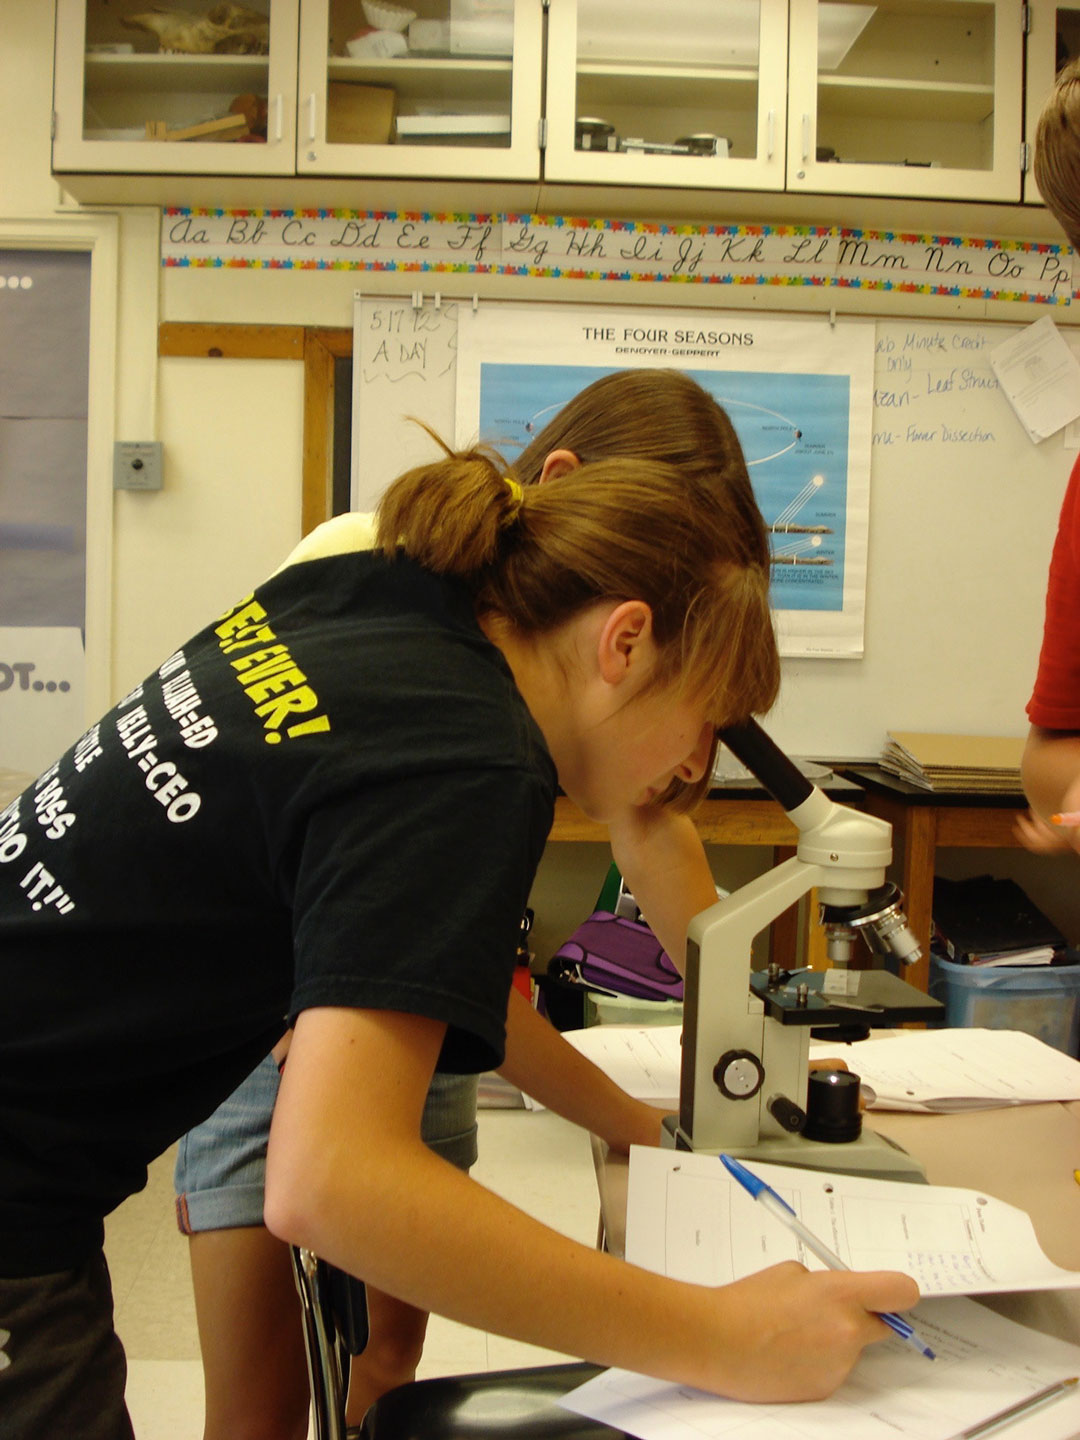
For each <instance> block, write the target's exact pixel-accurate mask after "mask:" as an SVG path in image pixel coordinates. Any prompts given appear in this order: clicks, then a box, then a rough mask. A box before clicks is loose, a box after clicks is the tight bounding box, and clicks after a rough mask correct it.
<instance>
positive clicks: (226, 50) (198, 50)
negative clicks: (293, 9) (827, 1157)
mask: <svg viewBox="0 0 1080 1440" xmlns="http://www.w3.org/2000/svg"><path fill="white" fill-rule="evenodd" d="M120 21H121V24H123V25H126V26H127V27H128V29H129V30H145V31H148V32H149V34H151V35H156V36H157V42H158V49H159V50H161V51H168V52H172V53H174V54H178V55H265V54H267V53H268V51H269V49H270V21H269V20H268V19H267V17H266V16H265V15H262V14H260V13H259V11H258V10H249V9H247V8H246V6H243V5H233V4H230V3H223V4H220V5H215V6H214V7H213V9H212V10H209V11H207V12H205V13H204V14H192V13H191V12H190V11H188V10H162V9H158V8H155V9H153V10H144V11H142V12H141V13H139V14H138V15H122V16H121V17H120Z"/></svg>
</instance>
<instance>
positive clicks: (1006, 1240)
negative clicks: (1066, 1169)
mask: <svg viewBox="0 0 1080 1440" xmlns="http://www.w3.org/2000/svg"><path fill="white" fill-rule="evenodd" d="M746 1163H747V1165H748V1168H749V1169H751V1170H752V1171H753V1173H754V1174H755V1175H756V1176H757V1177H758V1178H759V1179H761V1180H764V1181H765V1182H766V1183H767V1184H768V1185H771V1186H772V1188H773V1189H774V1190H775V1191H776V1193H777V1194H778V1195H779V1196H780V1197H781V1198H782V1199H783V1200H784V1201H786V1203H787V1204H788V1205H790V1206H791V1208H792V1209H793V1210H794V1211H795V1213H796V1214H797V1215H798V1217H799V1219H800V1220H802V1222H803V1224H804V1225H806V1226H807V1228H808V1229H810V1230H812V1231H813V1232H814V1234H815V1235H817V1236H818V1237H819V1238H820V1239H821V1240H822V1241H823V1242H824V1244H825V1245H827V1246H828V1247H829V1249H830V1250H832V1251H833V1252H834V1253H835V1254H836V1255H838V1256H839V1257H840V1259H841V1260H843V1262H844V1263H845V1265H848V1266H850V1267H851V1269H852V1270H902V1271H904V1272H905V1274H908V1275H910V1276H911V1277H912V1279H913V1280H915V1281H916V1282H917V1283H918V1286H919V1289H920V1291H921V1292H922V1294H923V1295H924V1296H927V1295H989V1294H994V1293H996V1292H1004V1291H1010V1290H1071V1289H1080V1271H1075V1270H1064V1269H1062V1268H1061V1266H1059V1265H1055V1264H1054V1263H1053V1261H1051V1260H1049V1259H1048V1258H1047V1257H1046V1255H1045V1254H1044V1253H1043V1251H1042V1249H1041V1247H1040V1245H1039V1242H1038V1240H1037V1239H1036V1236H1035V1231H1034V1228H1033V1227H1032V1224H1031V1219H1030V1217H1029V1216H1028V1215H1027V1213H1026V1212H1025V1211H1023V1210H1018V1209H1017V1208H1016V1206H1015V1205H1007V1204H1006V1203H1005V1201H1004V1200H997V1199H995V1198H994V1197H993V1196H991V1195H986V1194H983V1193H981V1192H980V1191H977V1190H963V1189H959V1188H956V1187H952V1186H944V1185H912V1184H909V1183H907V1182H905V1181H900V1180H868V1179H865V1178H864V1177H862V1176H858V1175H839V1174H833V1173H831V1172H829V1171H825V1170H803V1169H800V1168H798V1167H796V1166H793V1165H765V1164H758V1163H757V1162H756V1161H755V1162H750V1161H747V1162H746ZM626 1258H627V1259H628V1260H631V1261H632V1262H633V1263H634V1264H635V1265H642V1266H644V1267H645V1268H646V1269H647V1270H656V1271H658V1272H659V1273H661V1274H664V1275H671V1276H673V1277H674V1278H676V1279H679V1280H690V1281H693V1282H695V1283H697V1284H700V1285H726V1284H727V1283H728V1282H729V1281H731V1280H739V1279H741V1278H742V1277H743V1276H745V1275H752V1274H754V1273H755V1272H756V1271H758V1270H763V1269H764V1268H765V1267H766V1266H767V1265H777V1264H779V1263H780V1261H781V1260H798V1261H800V1262H801V1263H802V1264H803V1265H805V1266H806V1267H807V1269H809V1270H822V1269H824V1268H825V1267H824V1266H823V1265H822V1264H821V1262H820V1261H819V1260H818V1259H816V1257H815V1256H813V1255H811V1254H810V1253H809V1252H808V1251H806V1250H805V1249H804V1248H803V1246H802V1244H801V1242H800V1241H799V1239H798V1237H797V1236H795V1235H793V1234H792V1232H791V1231H790V1230H788V1229H787V1228H786V1226H784V1225H781V1223H780V1222H779V1221H778V1220H777V1219H776V1218H775V1217H774V1216H773V1215H772V1214H770V1212H769V1211H768V1210H767V1209H766V1208H765V1207H764V1206H763V1205H759V1204H758V1203H757V1202H756V1201H755V1200H753V1199H752V1198H751V1196H749V1195H748V1194H747V1193H746V1191H745V1190H743V1188H742V1187H741V1186H740V1185H738V1184H737V1183H736V1182H735V1180H733V1179H732V1178H731V1177H730V1176H729V1175H728V1172H727V1171H726V1170H725V1169H724V1167H723V1165H722V1164H721V1163H720V1161H719V1159H718V1158H717V1157H716V1156H713V1155H705V1154H694V1153H690V1152H685V1151H677V1150H660V1149H654V1148H652V1147H651V1146H639V1145H635V1146H633V1147H632V1149H631V1151H630V1180H629V1188H628V1192H627V1202H626Z"/></svg>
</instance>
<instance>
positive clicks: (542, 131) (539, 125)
mask: <svg viewBox="0 0 1080 1440" xmlns="http://www.w3.org/2000/svg"><path fill="white" fill-rule="evenodd" d="M536 143H537V145H538V146H539V147H540V149H541V150H546V149H547V116H546V115H541V117H540V119H539V120H538V121H537V122H536Z"/></svg>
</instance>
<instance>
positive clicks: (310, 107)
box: [307, 90, 315, 144]
mask: <svg viewBox="0 0 1080 1440" xmlns="http://www.w3.org/2000/svg"><path fill="white" fill-rule="evenodd" d="M307 113H308V139H309V140H310V141H311V142H312V144H314V143H315V91H314V90H313V91H312V92H311V94H310V95H309V96H308V98H307Z"/></svg>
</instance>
